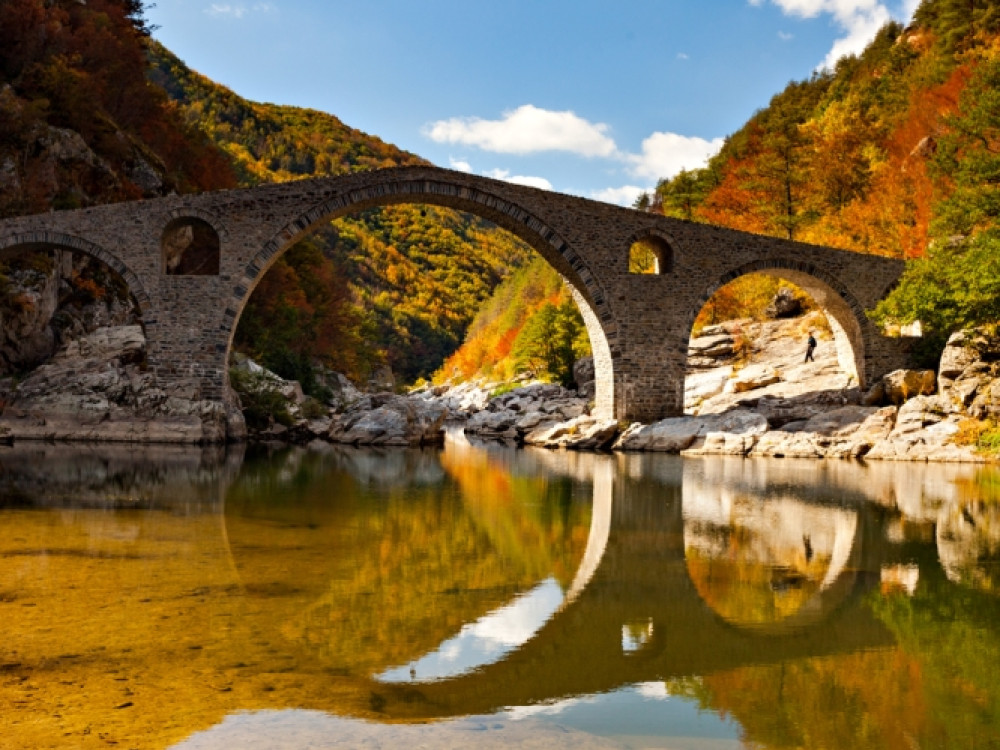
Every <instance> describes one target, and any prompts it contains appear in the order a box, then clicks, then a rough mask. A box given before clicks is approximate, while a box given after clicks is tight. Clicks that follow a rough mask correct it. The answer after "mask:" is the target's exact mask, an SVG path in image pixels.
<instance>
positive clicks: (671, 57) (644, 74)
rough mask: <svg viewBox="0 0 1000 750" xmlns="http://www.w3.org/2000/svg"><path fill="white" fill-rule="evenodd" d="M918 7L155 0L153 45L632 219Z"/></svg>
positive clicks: (865, 0)
mask: <svg viewBox="0 0 1000 750" xmlns="http://www.w3.org/2000/svg"><path fill="white" fill-rule="evenodd" d="M916 4H917V0H646V2H635V3H621V2H610V1H602V0H574V1H573V2H567V1H564V0H493V1H492V2H486V1H485V0H409V1H404V0H367V2H360V1H359V0H351V1H350V2H342V0H266V1H265V0H158V2H157V4H156V6H155V7H153V8H151V9H150V10H149V11H148V12H147V16H148V18H149V20H150V22H151V23H153V24H155V25H156V26H158V27H159V28H158V29H157V30H156V31H155V33H154V36H155V37H156V38H157V39H159V40H160V41H161V42H163V43H164V44H165V45H166V46H167V47H168V48H170V49H171V50H172V51H173V52H174V53H175V54H177V55H178V56H179V57H180V58H181V59H182V60H184V61H185V62H186V63H187V64H188V65H189V66H191V67H192V68H194V69H195V70H197V71H199V72H200V73H203V74H204V75H207V76H208V77H210V78H212V79H214V80H215V81H218V82H219V83H222V84H224V85H226V86H228V87H230V88H232V89H233V90H234V91H236V93H238V94H240V95H241V96H244V97H246V98H248V99H252V100H255V101H264V102H273V103H276V104H291V105H296V106H301V107H312V108H315V109H319V110H323V111H325V112H329V113H331V114H333V115H336V116H337V117H339V118H340V119H341V120H343V121H344V122H345V123H346V124H347V125H350V126H351V127H355V128H358V129H360V130H363V131H366V132H368V133H371V134H373V135H377V136H379V137H380V138H382V139H383V140H385V141H388V142H390V143H393V144H395V145H397V146H399V147H401V148H404V149H406V150H408V151H412V152H414V153H416V154H419V155H420V156H422V157H424V158H426V159H429V160H430V161H432V162H434V163H435V164H438V165H440V166H443V167H451V168H454V169H461V170H464V171H471V172H474V173H476V174H484V175H488V176H492V177H499V178H501V179H508V180H511V181H514V182H522V183H525V184H531V185H536V186H539V187H545V188H547V189H552V190H558V191H560V192H564V193H573V194H576V195H583V196H586V197H593V198H598V199H602V200H608V201H610V202H614V203H622V204H624V205H629V204H631V202H632V201H633V200H634V199H635V197H636V196H637V195H638V193H639V192H640V191H642V190H645V189H649V188H651V187H653V186H654V185H655V184H656V182H657V180H658V179H659V178H663V177H669V176H671V175H673V174H675V173H676V172H677V171H678V170H680V169H681V168H682V167H687V168H693V167H697V166H700V165H701V164H703V163H704V161H705V159H706V158H707V157H708V156H709V155H710V154H711V153H713V152H714V151H715V150H716V149H717V148H718V147H719V145H720V144H721V139H722V138H724V137H725V136H726V135H728V134H729V133H732V132H733V131H735V130H736V129H737V128H739V127H740V126H741V125H742V124H743V123H744V122H745V121H746V120H747V118H749V117H750V115H751V114H753V112H754V111H755V110H757V109H760V108H761V107H764V106H766V105H767V102H768V100H769V99H770V98H771V97H772V96H773V95H774V94H776V93H777V92H779V91H780V90H781V89H783V88H784V86H785V84H787V83H788V82H789V81H791V80H800V79H802V78H807V77H808V76H809V75H810V74H811V73H812V72H813V71H814V70H816V69H817V68H820V67H822V66H824V65H829V64H831V63H832V62H833V61H835V60H836V59H837V58H838V57H839V56H840V55H841V54H844V53H849V52H857V51H860V50H861V49H863V47H864V45H865V44H866V43H867V42H868V41H869V40H870V39H871V38H872V37H873V36H874V34H875V32H876V31H877V30H878V28H879V27H881V26H882V24H883V23H885V22H886V21H888V20H891V19H895V20H898V21H902V22H904V23H905V22H907V21H908V20H909V19H910V17H911V16H912V12H913V9H914V7H915V6H916Z"/></svg>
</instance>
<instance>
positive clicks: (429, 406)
mask: <svg viewBox="0 0 1000 750" xmlns="http://www.w3.org/2000/svg"><path fill="white" fill-rule="evenodd" d="M447 416H448V408H447V407H446V406H444V405H443V404H439V403H435V402H433V401H428V400H425V399H420V398H407V397H406V396H397V395H395V394H392V393H379V394H375V395H371V396H365V397H363V398H362V399H360V400H359V401H357V402H355V403H354V404H353V405H351V406H350V407H349V408H348V409H347V411H346V412H344V413H343V414H339V415H337V416H336V417H334V418H333V419H332V421H331V422H330V426H329V429H328V431H327V435H326V437H327V439H328V440H330V441H332V442H334V443H350V444H352V445H409V446H421V445H440V444H441V443H443V442H444V423H445V418H446V417H447Z"/></svg>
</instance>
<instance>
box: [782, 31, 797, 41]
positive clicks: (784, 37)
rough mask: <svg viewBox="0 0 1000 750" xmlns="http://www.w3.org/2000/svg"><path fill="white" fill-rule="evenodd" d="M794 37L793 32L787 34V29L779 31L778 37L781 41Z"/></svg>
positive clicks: (790, 39)
mask: <svg viewBox="0 0 1000 750" xmlns="http://www.w3.org/2000/svg"><path fill="white" fill-rule="evenodd" d="M794 38H795V34H789V33H788V32H787V31H779V32H778V39H780V40H781V41H783V42H790V41H792V40H793V39H794Z"/></svg>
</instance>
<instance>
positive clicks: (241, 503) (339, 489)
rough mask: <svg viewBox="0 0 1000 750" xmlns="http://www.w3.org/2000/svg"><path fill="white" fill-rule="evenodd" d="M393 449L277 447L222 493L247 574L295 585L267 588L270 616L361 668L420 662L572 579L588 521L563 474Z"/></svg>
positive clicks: (309, 643) (254, 581) (306, 644)
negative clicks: (543, 586)
mask: <svg viewBox="0 0 1000 750" xmlns="http://www.w3.org/2000/svg"><path fill="white" fill-rule="evenodd" d="M388 453H389V455H387V457H386V458H387V461H386V464H385V467H386V470H385V471H382V472H378V471H374V470H371V471H368V470H366V469H369V468H370V469H374V468H375V464H374V463H370V458H369V455H370V454H368V453H367V452H358V451H353V450H350V449H347V450H333V451H323V452H311V453H302V452H293V453H282V454H277V455H276V456H273V457H271V458H269V459H268V460H267V461H265V462H262V463H258V464H257V465H256V467H255V468H254V470H253V471H252V472H250V473H248V474H246V475H245V476H244V477H241V480H240V481H239V482H237V483H236V484H234V485H233V486H232V487H231V488H230V491H229V494H228V496H227V500H226V527H227V532H228V537H229V545H230V549H231V550H232V554H233V557H234V560H235V564H236V567H237V570H238V571H239V575H240V580H241V582H242V584H243V585H244V587H246V589H247V590H248V591H250V592H268V591H276V592H286V593H287V595H286V596H282V597H273V598H272V599H271V600H269V601H268V605H267V611H268V618H269V619H270V620H271V624H270V625H269V626H268V627H270V628H271V629H273V630H276V631H278V632H280V633H281V635H282V637H283V638H284V639H285V640H287V641H288V642H290V643H292V644H294V645H295V646H296V647H297V648H299V649H301V650H303V651H304V652H306V653H308V654H309V655H310V658H314V659H320V660H321V661H322V662H323V663H326V664H329V665H332V666H335V667H336V668H338V669H346V670H348V671H349V672H351V673H353V674H358V675H362V674H372V673H375V672H379V671H381V670H383V669H385V668H387V667H390V666H393V665H398V664H404V663H407V662H410V661H413V660H414V659H416V658H418V657H419V656H421V655H422V654H424V653H427V652H428V651H431V650H433V649H434V648H435V647H437V645H438V644H440V643H441V642H442V641H445V640H446V639H447V638H449V637H451V636H453V635H454V634H455V633H457V632H458V631H459V630H460V629H461V627H462V625H463V624H464V623H467V622H471V621H474V620H476V619H477V618H479V617H481V616H482V615H484V614H485V613H487V612H489V611H491V610H493V609H495V608H497V607H499V606H501V605H503V604H505V603H507V602H509V601H510V600H511V599H513V598H515V597H517V596H518V595H519V594H521V593H523V592H526V591H528V590H530V589H531V588H532V587H534V586H536V585H537V584H538V583H540V582H541V581H544V580H546V579H548V578H551V577H555V578H556V579H557V580H559V581H560V582H561V583H562V584H563V586H564V587H565V586H566V585H568V581H569V580H570V579H571V577H572V574H573V572H574V570H575V567H576V565H577V564H578V563H579V560H580V558H581V557H582V555H583V548H584V546H585V544H586V539H587V530H588V528H589V503H581V502H574V499H573V492H572V486H571V485H569V484H568V483H567V482H566V481H565V480H561V479H559V478H558V477H556V478H550V477H545V476H544V475H543V476H534V477H521V478H517V477H512V476H511V475H510V474H509V473H508V472H507V471H505V470H504V469H503V467H502V466H495V465H493V464H491V462H490V461H489V460H488V459H487V458H483V459H482V460H478V461H475V462H472V463H470V462H457V463H453V464H449V463H448V461H447V460H442V459H441V458H440V456H439V455H438V454H436V453H427V454H422V453H419V452H413V451H395V452H388ZM397 464H398V466H396V465H397ZM394 466H396V468H397V470H398V471H397V472H395V473H394V472H393V471H391V469H392V468H393V467H394ZM434 467H436V470H434ZM442 469H443V471H442ZM394 477H395V480H394ZM588 500H589V498H588ZM265 540H266V543H264V542H265Z"/></svg>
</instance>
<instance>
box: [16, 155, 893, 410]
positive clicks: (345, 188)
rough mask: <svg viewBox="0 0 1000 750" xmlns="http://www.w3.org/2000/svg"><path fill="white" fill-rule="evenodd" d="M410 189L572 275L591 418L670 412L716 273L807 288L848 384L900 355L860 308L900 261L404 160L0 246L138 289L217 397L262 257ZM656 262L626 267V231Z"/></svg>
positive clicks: (118, 207) (54, 230)
mask: <svg viewBox="0 0 1000 750" xmlns="http://www.w3.org/2000/svg"><path fill="white" fill-rule="evenodd" d="M397 203H421V204H434V205H440V206H446V207H449V208H453V209H457V210H459V211H466V212H468V213H471V214H475V215H478V216H480V217H482V218H485V219H488V220H490V221H492V222H495V223H496V224H497V225H499V226H500V227H502V228H504V229H506V230H509V231H510V232H512V233H513V234H515V235H517V236H518V237H519V238H521V239H522V240H524V241H525V242H526V243H528V244H529V245H530V246H531V247H533V248H534V249H535V250H537V251H538V252H539V253H540V254H541V255H542V257H544V258H545V259H546V260H547V261H548V262H549V263H550V264H551V265H552V266H553V267H554V268H555V269H556V270H557V271H558V272H559V273H560V274H562V276H563V277H564V278H565V279H566V281H567V282H568V283H569V285H570V286H571V288H572V290H573V292H574V297H575V299H576V301H577V303H578V305H579V307H580V310H581V311H582V313H583V317H584V320H585V321H586V324H587V330H588V333H589V335H590V341H591V344H592V346H593V350H594V360H595V366H596V375H597V395H596V411H595V413H597V414H598V415H599V416H604V417H614V418H618V419H623V420H636V421H644V422H650V421H655V420H658V419H661V418H663V417H667V416H673V415H677V414H680V413H682V411H683V404H684V378H685V371H686V363H687V348H688V338H689V336H690V333H691V328H692V325H693V323H694V319H695V316H696V315H697V314H698V312H699V311H700V309H701V308H702V306H703V305H704V304H705V302H706V301H707V300H708V299H709V297H710V296H711V295H712V294H713V293H714V292H715V291H716V290H717V289H718V288H719V287H721V286H722V285H724V284H726V283H727V282H729V281H732V280H733V279H736V278H738V277H740V276H742V275H744V274H748V273H752V272H765V273H771V274H775V275H779V276H781V277H783V278H786V279H788V280H790V281H793V282H794V283H796V284H798V285H799V286H800V287H802V288H803V289H805V290H806V291H807V292H809V293H810V294H811V295H812V297H813V299H814V300H815V301H816V302H817V303H818V304H819V305H820V306H821V307H822V308H823V309H824V311H825V312H826V313H827V317H828V318H829V320H830V323H831V327H832V328H833V330H834V334H835V339H836V342H837V350H838V354H839V356H840V361H841V363H842V365H843V366H844V367H845V369H846V371H847V372H848V373H851V374H854V375H856V377H857V381H858V383H859V384H860V385H862V386H863V385H865V384H866V383H868V382H870V381H872V380H873V379H874V378H877V377H878V376H880V375H882V374H884V373H886V372H889V371H891V370H893V369H896V368H897V367H900V366H903V364H904V362H905V356H904V351H903V347H902V346H900V342H899V340H893V339H889V338H886V337H883V336H882V335H881V334H880V332H879V331H878V330H877V329H876V328H875V326H873V325H872V323H871V322H870V321H869V320H868V319H867V317H866V316H865V310H867V309H870V308H872V307H873V306H874V305H875V303H876V302H878V301H879V300H880V299H881V298H882V297H883V296H884V295H885V294H886V293H887V292H888V291H889V290H890V289H891V288H892V286H893V285H894V284H895V283H896V281H897V279H898V278H899V275H900V273H901V272H902V269H903V263H902V261H900V260H894V259H888V258H883V257H878V256H873V255H864V254H859V253H853V252H847V251H843V250H835V249H832V248H828V247H819V246H814V245H806V244H802V243H796V242H790V241H786V240H781V239H775V238H773V237H763V236H758V235H753V234H748V233H745V232H737V231H733V230H729V229H723V228H720V227H715V226H709V225H705V224H696V223H692V222H686V221H680V220H677V219H671V218H667V217H664V216H659V215H655V214H651V213H645V212H641V211H635V210H631V209H625V208H620V207H617V206H612V205H609V204H605V203H599V202H595V201H591V200H586V199H583V198H577V197H573V196H568V195H561V194H559V193H554V192H546V191H542V190H538V189H535V188H530V187H524V186H519V185H513V184H510V183H506V182H500V181H496V180H492V179H488V178H484V177H477V176H473V175H469V174H464V173H460V172H454V171H451V170H446V169H438V168H434V167H403V168H393V169H385V170H378V171H372V172H364V173H359V174H353V175H349V176H345V177H331V178H320V179H313V180H303V181H299V182H291V183H283V184H272V185H263V186H260V187H254V188H246V189H239V190H226V191H219V192H211V193H202V194H199V195H182V196H170V197H166V198H160V199H156V200H148V201H137V202H129V203H119V204H112V205H105V206H99V207H95V208H88V209H81V210H74V211H60V212H51V213H47V214H39V215H34V216H25V217H20V218H15V219H9V220H6V221H3V222H0V255H9V254H11V253H15V252H19V251H22V250H25V249H38V248H63V249H69V250H73V251H77V252H82V253H86V254H88V255H91V256H93V257H95V258H97V259H99V260H101V261H103V262H104V263H106V264H107V265H108V266H110V267H111V268H113V269H114V270H115V271H117V272H118V273H119V274H120V275H121V276H122V277H123V278H124V280H125V281H126V282H127V283H128V286H129V288H130V290H131V292H132V294H133V295H134V297H135V299H136V300H137V302H138V304H139V306H140V308H141V311H142V317H143V325H144V327H145V332H146V337H147V362H148V366H149V369H150V371H151V372H153V373H154V374H155V375H156V377H157V379H158V382H159V383H160V384H161V386H163V387H165V388H181V389H184V391H185V392H187V393H192V394H194V395H195V397H196V398H200V399H208V400H222V399H224V397H225V393H226V389H227V387H228V368H227V362H228V358H229V353H230V349H231V347H232V341H233V334H234V332H235V330H236V325H237V322H238V321H239V318H240V315H241V313H242V311H243V308H244V306H245V305H246V303H247V300H248V299H249V297H250V294H251V293H252V292H253V290H254V287H255V286H256V285H257V283H258V282H259V281H260V279H261V277H262V276H263V274H264V273H265V272H266V271H267V269H268V268H269V267H270V266H271V264H272V263H274V261H275V260H276V259H277V258H278V257H279V256H280V255H281V254H282V253H283V252H284V251H285V250H286V249H288V248H289V247H290V246H291V245H293V244H294V243H295V242H297V241H298V240H300V239H301V238H302V237H304V236H305V235H307V234H308V233H310V232H311V231H313V230H315V229H316V228H317V227H319V226H321V225H322V224H324V223H325V222H328V221H330V220H331V219H335V218H337V217H339V216H343V215H345V214H350V213H355V212H357V211H361V210H364V209H369V208H372V207H376V206H384V205H389V204H397ZM640 240H644V241H646V244H647V245H648V246H650V247H652V248H653V251H654V254H655V256H656V261H657V263H656V266H657V268H656V270H657V273H654V274H635V273H630V272H629V252H630V247H631V246H632V245H633V243H635V242H637V241H640Z"/></svg>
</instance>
